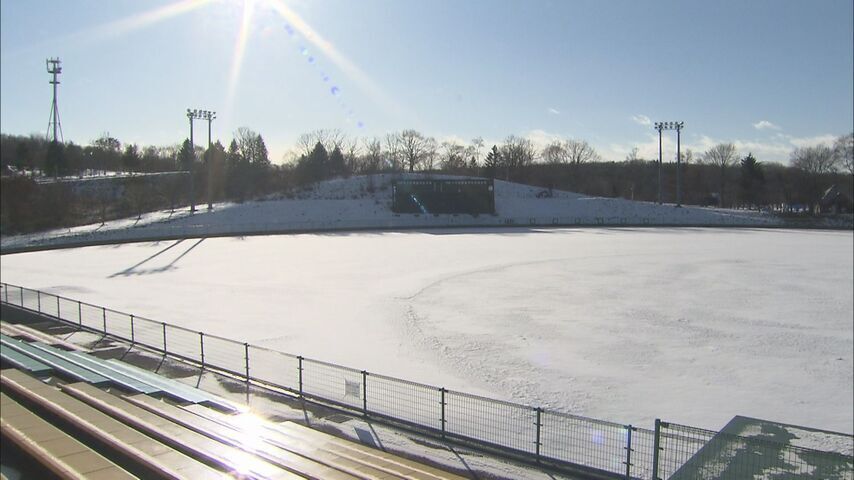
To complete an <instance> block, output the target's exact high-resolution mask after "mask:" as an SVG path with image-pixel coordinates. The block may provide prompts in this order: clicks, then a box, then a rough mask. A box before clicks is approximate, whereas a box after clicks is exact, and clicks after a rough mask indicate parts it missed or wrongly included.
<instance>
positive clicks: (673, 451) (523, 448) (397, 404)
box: [0, 283, 854, 480]
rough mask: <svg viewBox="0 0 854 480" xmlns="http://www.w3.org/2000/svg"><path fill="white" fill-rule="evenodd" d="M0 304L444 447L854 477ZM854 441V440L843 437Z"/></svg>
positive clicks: (43, 303)
mask: <svg viewBox="0 0 854 480" xmlns="http://www.w3.org/2000/svg"><path fill="white" fill-rule="evenodd" d="M0 301H2V302H4V303H7V304H11V305H17V306H20V307H22V308H24V309H27V310H31V311H35V312H40V313H43V314H46V315H49V316H51V317H55V318H58V319H60V320H63V321H65V322H68V323H70V324H74V325H78V326H81V327H84V328H86V329H88V330H90V331H95V332H100V333H104V334H106V335H110V336H113V337H116V338H120V339H123V340H126V341H130V342H132V343H133V344H136V345H141V346H145V347H148V348H150V349H153V350H156V351H160V352H163V353H168V354H170V355H175V356H178V357H180V358H183V359H187V360H191V361H193V362H196V363H198V364H200V365H201V366H203V367H210V368H215V369H218V370H222V371H226V372H229V373H231V374H233V375H236V376H238V377H241V378H244V379H246V380H247V381H250V380H253V381H259V382H263V383H265V384H268V385H270V386H274V387H278V388H281V389H285V390H289V391H291V392H294V393H296V394H298V395H300V396H303V397H306V398H308V399H312V400H315V401H320V402H323V403H326V404H333V405H337V406H339V407H344V408H347V409H350V410H353V411H356V412H359V413H361V414H363V415H367V416H374V417H380V418H384V419H388V420H392V421H395V422H398V423H403V424H407V425H410V426H414V427H417V428H419V429H421V430H424V431H427V432H429V433H433V434H435V435H437V436H438V435H441V436H444V437H445V438H449V439H452V440H462V441H466V442H468V443H472V442H474V443H476V444H480V445H483V446H484V447H490V448H492V449H495V448H498V449H500V450H501V451H506V452H508V453H513V454H515V455H517V456H519V455H522V456H527V457H528V458H530V459H532V461H538V462H539V461H543V460H548V461H551V462H557V463H558V464H561V465H568V466H570V467H572V468H573V469H576V471H580V472H582V473H583V472H587V473H592V474H595V475H598V476H602V475H605V476H608V477H611V478H627V479H654V480H659V479H687V478H692V479H705V478H710V479H711V478H721V479H726V478H756V479H759V478H768V479H771V478H821V479H833V480H836V479H842V480H854V473H852V472H854V460H852V456H851V455H849V454H844V453H837V452H825V451H819V450H810V449H806V448H800V447H796V446H792V445H787V444H784V443H779V442H773V441H769V440H767V439H765V438H760V437H746V436H743V435H742V436H738V435H732V434H727V433H722V432H715V431H711V430H704V429H700V428H695V427H689V426H684V425H678V424H673V423H667V422H661V421H658V420H656V429H655V430H647V429H643V428H637V427H633V426H631V425H622V424H618V423H613V422H607V421H603V420H597V419H592V418H587V417H582V416H576V415H570V414H567V413H561V412H555V411H549V410H544V409H541V408H534V407H530V406H525V405H520V404H516V403H512V402H506V401H501V400H495V399H491V398H486V397H481V396H477V395H471V394H468V393H463V392H456V391H449V390H445V389H444V388H439V387H435V386H431V385H424V384H420V383H415V382H411V381H407V380H402V379H398V378H393V377H388V376H384V375H379V374H374V373H370V372H367V371H362V370H357V369H354V368H349V367H344V366H340V365H335V364H332V363H327V362H322V361H319V360H313V359H307V358H303V357H300V356H296V355H291V354H288V353H283V352H278V351H274V350H270V349H267V348H263V347H258V346H253V345H249V344H247V343H240V342H237V341H234V340H231V339H227V338H223V337H219V336H216V335H209V334H206V333H203V332H196V331H192V330H189V329H187V328H183V327H178V326H174V325H169V324H166V323H163V322H156V321H154V320H151V319H147V318H142V317H138V316H135V315H131V314H127V313H123V312H119V311H115V310H112V309H108V308H105V307H100V306H96V305H91V304H88V303H85V302H81V301H77V300H72V299H68V298H65V297H61V296H57V295H53V294H50V293H45V292H40V291H37V290H31V289H26V288H23V287H19V286H14V285H9V284H6V283H0ZM846 438H851V439H852V443H854V437H851V436H850V435H848V436H846Z"/></svg>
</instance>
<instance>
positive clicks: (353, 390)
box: [302, 358, 366, 411]
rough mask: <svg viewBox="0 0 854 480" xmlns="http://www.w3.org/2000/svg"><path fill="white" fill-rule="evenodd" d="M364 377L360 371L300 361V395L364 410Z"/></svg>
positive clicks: (314, 361) (323, 363)
mask: <svg viewBox="0 0 854 480" xmlns="http://www.w3.org/2000/svg"><path fill="white" fill-rule="evenodd" d="M365 377H366V375H363V374H362V372H361V371H360V370H356V369H354V368H348V367H341V366H338V365H334V364H331V363H326V362H320V361H317V360H309V359H307V358H306V359H303V361H302V393H303V395H305V396H308V397H315V398H319V399H323V400H326V401H330V402H332V403H337V404H339V405H345V406H348V407H351V408H353V409H356V410H363V411H364V410H365V388H364V387H365V385H364V384H365V380H366V379H365Z"/></svg>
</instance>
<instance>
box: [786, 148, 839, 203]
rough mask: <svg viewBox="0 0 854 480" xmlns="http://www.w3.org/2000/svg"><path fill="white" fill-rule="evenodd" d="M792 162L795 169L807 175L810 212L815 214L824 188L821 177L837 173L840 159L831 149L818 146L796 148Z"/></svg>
mask: <svg viewBox="0 0 854 480" xmlns="http://www.w3.org/2000/svg"><path fill="white" fill-rule="evenodd" d="M791 161H792V166H793V167H795V168H797V169H798V170H801V171H802V172H804V173H805V174H806V175H807V179H808V180H807V181H808V184H807V190H808V192H809V196H810V211H811V212H815V211H816V210H815V209H816V206H817V205H818V203H819V201H820V200H821V195H822V190H823V188H824V185H822V180H821V177H822V175H826V174H828V173H833V172H836V171H837V169H838V168H839V158H838V157H837V156H836V155H835V152H834V151H833V149H831V148H830V147H828V146H826V145H816V146H814V147H803V148H796V149H795V150H794V151H792V156H791Z"/></svg>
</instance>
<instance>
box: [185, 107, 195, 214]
mask: <svg viewBox="0 0 854 480" xmlns="http://www.w3.org/2000/svg"><path fill="white" fill-rule="evenodd" d="M195 112H196V111H195V110H190V109H189V108H188V109H187V119H188V120H190V152H191V154H192V155H193V160H192V162H190V166H189V169H190V170H189V172H188V173H189V174H190V213H191V214H192V213H196V192H195V188H194V187H195V185H194V183H195V182H194V181H193V163H194V162H195V161H196V147H195V144H194V143H193V118H195V116H196V113H195Z"/></svg>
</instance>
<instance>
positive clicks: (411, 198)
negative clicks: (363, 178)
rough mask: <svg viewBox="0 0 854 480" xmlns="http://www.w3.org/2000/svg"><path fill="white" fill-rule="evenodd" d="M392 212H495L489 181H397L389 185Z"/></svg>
mask: <svg viewBox="0 0 854 480" xmlns="http://www.w3.org/2000/svg"><path fill="white" fill-rule="evenodd" d="M392 210H393V211H394V212H395V213H422V214H429V213H468V214H481V213H484V214H487V213H489V214H491V213H495V186H494V184H493V181H492V180H491V179H470V180H398V181H396V182H394V183H393V184H392Z"/></svg>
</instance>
